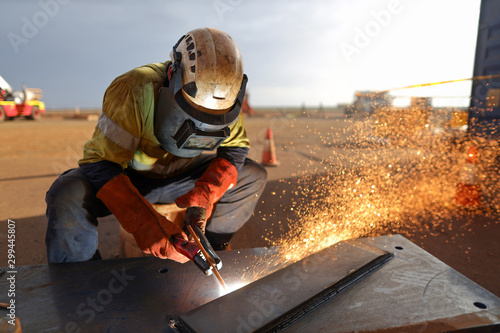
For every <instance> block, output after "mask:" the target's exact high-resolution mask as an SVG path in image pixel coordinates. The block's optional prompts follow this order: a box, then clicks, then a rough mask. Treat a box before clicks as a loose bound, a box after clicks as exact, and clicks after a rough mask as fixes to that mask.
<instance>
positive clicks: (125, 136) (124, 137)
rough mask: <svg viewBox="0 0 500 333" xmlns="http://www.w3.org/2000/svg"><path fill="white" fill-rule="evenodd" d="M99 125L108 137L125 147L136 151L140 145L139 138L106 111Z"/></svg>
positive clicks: (102, 114) (100, 118)
mask: <svg viewBox="0 0 500 333" xmlns="http://www.w3.org/2000/svg"><path fill="white" fill-rule="evenodd" d="M97 127H98V128H99V129H100V130H101V131H102V132H103V133H104V135H105V136H106V138H108V139H110V140H111V141H113V142H114V143H116V144H117V145H118V146H120V147H122V148H124V149H127V150H129V151H135V150H136V149H137V146H138V145H139V140H140V139H139V138H137V137H135V136H134V135H132V134H130V133H129V132H128V131H127V130H125V129H123V128H122V127H120V125H118V124H117V123H115V122H114V121H113V120H112V119H111V118H109V117H108V116H107V115H106V114H104V113H101V116H100V117H99V120H98V122H97Z"/></svg>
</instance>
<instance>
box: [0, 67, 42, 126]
mask: <svg viewBox="0 0 500 333" xmlns="http://www.w3.org/2000/svg"><path fill="white" fill-rule="evenodd" d="M42 97H43V92H42V90H41V89H37V88H26V87H25V86H24V85H23V88H22V90H20V91H14V90H13V89H12V87H11V86H10V84H8V83H7V81H5V79H4V78H2V77H1V76H0V122H2V121H5V120H12V119H14V118H17V117H24V118H26V119H31V120H37V119H40V116H41V115H42V113H45V103H44V102H42V101H41V99H42Z"/></svg>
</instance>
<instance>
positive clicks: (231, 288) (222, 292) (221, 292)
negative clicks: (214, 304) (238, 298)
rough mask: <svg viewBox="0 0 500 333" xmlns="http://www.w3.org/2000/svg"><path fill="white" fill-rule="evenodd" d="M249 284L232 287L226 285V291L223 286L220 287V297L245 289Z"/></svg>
mask: <svg viewBox="0 0 500 333" xmlns="http://www.w3.org/2000/svg"><path fill="white" fill-rule="evenodd" d="M247 284H248V282H242V283H233V284H230V285H229V284H228V285H226V290H224V288H222V286H219V296H224V295H227V294H229V293H232V292H233V291H235V290H238V289H240V288H243V287H244V286H246V285H247Z"/></svg>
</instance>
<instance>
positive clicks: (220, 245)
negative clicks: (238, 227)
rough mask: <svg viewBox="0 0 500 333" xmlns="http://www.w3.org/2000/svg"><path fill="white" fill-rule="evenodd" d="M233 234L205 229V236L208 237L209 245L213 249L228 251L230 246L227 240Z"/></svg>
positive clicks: (229, 239)
mask: <svg viewBox="0 0 500 333" xmlns="http://www.w3.org/2000/svg"><path fill="white" fill-rule="evenodd" d="M233 235H234V234H218V233H215V232H210V231H208V230H206V231H205V236H206V237H207V239H208V242H209V243H210V245H212V247H213V249H214V250H215V251H229V250H231V246H230V245H229V242H230V241H231V238H233Z"/></svg>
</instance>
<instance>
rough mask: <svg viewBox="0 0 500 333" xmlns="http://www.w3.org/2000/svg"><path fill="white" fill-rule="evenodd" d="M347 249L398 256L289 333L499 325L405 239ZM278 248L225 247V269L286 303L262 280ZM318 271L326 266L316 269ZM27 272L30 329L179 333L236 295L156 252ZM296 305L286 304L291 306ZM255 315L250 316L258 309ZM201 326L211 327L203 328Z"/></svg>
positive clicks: (19, 294)
mask: <svg viewBox="0 0 500 333" xmlns="http://www.w3.org/2000/svg"><path fill="white" fill-rule="evenodd" d="M340 246H341V247H343V248H355V249H356V250H355V252H358V249H361V250H364V251H368V252H370V249H372V248H373V247H374V248H377V249H379V252H380V253H383V252H382V251H387V252H394V254H395V257H394V258H393V259H392V260H390V261H389V262H388V263H387V264H385V265H384V266H383V267H381V268H380V269H378V270H376V271H374V272H373V273H371V274H370V275H368V276H367V277H366V278H364V279H362V280H361V281H359V282H357V283H356V284H355V285H354V286H352V287H351V288H348V289H346V290H343V291H342V292H340V293H338V295H336V297H335V298H333V299H331V300H329V301H327V302H325V303H324V304H323V305H321V306H318V307H316V308H315V309H314V311H311V312H309V313H308V314H307V316H305V317H303V318H301V320H299V321H296V322H293V323H290V326H288V327H287V328H286V330H285V331H286V332H319V331H321V332H352V331H357V332H370V331H377V330H383V331H384V332H402V331H407V332H409V331H420V332H428V331H448V330H458V329H464V328H476V327H481V326H487V327H489V328H490V331H492V332H493V331H494V329H497V330H498V328H499V326H498V325H500V299H499V298H498V297H496V296H495V295H493V294H491V293H489V292H488V291H487V290H485V289H484V288H482V287H480V286H479V285H477V284H476V283H474V282H472V281H471V280H468V279H467V278H465V277H464V276H463V275H461V274H459V273H458V272H456V271H455V270H453V269H451V268H450V267H448V266H447V265H445V264H444V263H442V262H440V261H439V260H437V259H436V258H435V257H433V256H432V255H430V254H429V253H427V252H425V251H424V250H422V249H421V248H419V247H418V246H416V245H414V244H413V243H411V242H410V241H408V240H406V239H405V238H404V237H401V236H397V235H396V236H384V237H375V238H366V239H359V240H354V241H346V242H342V243H341V245H340ZM367 246H368V248H367ZM337 248H338V247H337ZM380 250H382V251H380ZM277 251H278V250H277V249H264V248H260V249H247V250H238V251H236V250H235V251H227V252H221V253H219V254H220V256H221V259H222V261H223V262H224V266H223V269H222V270H221V274H222V276H223V277H224V279H225V280H226V282H227V283H228V285H234V284H235V283H237V282H241V281H242V280H243V281H247V282H249V281H253V280H255V279H259V280H257V281H256V282H255V283H254V284H252V285H249V286H247V287H248V289H252V288H253V287H255V288H254V289H253V292H254V294H252V291H248V295H251V296H257V297H260V304H263V302H265V300H266V299H265V297H266V296H265V295H266V292H267V293H268V294H269V295H268V296H270V297H271V300H273V299H274V300H275V301H279V300H280V299H282V298H283V297H281V298H280V297H278V296H279V295H278V294H276V293H274V294H273V293H272V292H271V293H269V290H267V291H266V289H265V288H264V293H262V292H261V291H259V286H261V287H262V286H264V285H265V284H261V282H263V281H266V280H265V279H260V278H262V277H264V276H269V274H270V273H272V272H274V271H276V272H278V270H279V269H283V268H284V266H285V264H284V263H283V262H282V261H281V260H280V259H279V255H278V254H277ZM361 252H362V251H361ZM351 254H352V255H354V252H353V253H351ZM335 262H337V261H334V262H333V263H331V264H332V265H335ZM320 264H321V265H323V263H320ZM247 267H252V269H247ZM306 267H307V266H306ZM308 269H311V270H315V269H316V268H315V266H314V265H311V266H309V268H308ZM17 271H18V273H17V274H16V297H15V299H16V315H17V316H18V317H19V319H20V321H21V325H22V328H23V332H28V333H30V332H175V329H173V328H172V327H170V322H169V319H170V318H171V317H176V318H179V317H182V318H186V320H187V319H188V318H194V317H191V315H193V314H195V313H198V314H202V310H201V309H203V308H204V307H208V306H210V304H211V303H214V304H215V302H220V300H222V299H226V298H228V299H229V297H234V296H232V295H235V294H228V295H226V296H223V297H221V294H222V293H221V290H220V289H219V284H218V282H217V281H216V280H215V277H213V276H210V277H207V276H205V275H203V274H202V273H200V271H199V269H198V268H197V267H196V266H195V265H193V264H191V263H187V264H184V265H181V264H177V263H173V262H170V261H164V260H160V259H156V258H152V257H148V258H134V259H117V260H107V261H101V262H86V263H79V264H67V265H35V266H22V267H18V269H17ZM280 272H282V273H286V272H287V270H286V268H285V270H283V271H280ZM288 272H290V271H288ZM294 272H295V271H293V270H292V271H291V273H289V274H290V275H287V277H286V278H287V281H289V280H290V281H289V282H288V286H291V285H297V284H300V287H299V288H298V289H306V288H313V289H314V288H316V287H317V286H318V285H319V284H320V283H322V282H319V281H318V280H317V279H316V276H319V275H318V274H313V275H314V276H313V277H311V278H307V279H302V278H301V277H302V276H306V275H297V276H294V275H293V274H294ZM307 276H308V275H307ZM6 278H7V274H4V275H2V276H1V277H0V302H6V301H8V299H7V290H8V288H9V284H8V282H7V280H6ZM323 278H325V279H326V277H323ZM294 279H295V280H294ZM332 280H333V279H332ZM293 281H294V282H293ZM267 282H269V281H267ZM323 282H324V281H323ZM278 285H279V284H278ZM248 289H247V290H248ZM241 290H243V289H241ZM294 294H295V290H294V291H292V292H288V293H287V294H286V295H284V296H286V297H287V299H292V298H293V297H294ZM281 296H283V295H281ZM273 297H274V298H273ZM211 301H214V302H211ZM252 301H255V298H253V299H250V300H249V299H244V298H239V299H235V300H234V304H233V308H235V309H236V308H241V307H244V306H248V304H252ZM245 304H247V305H245ZM264 304H267V305H269V303H264ZM286 304H287V303H286V302H283V303H282V305H283V307H285V306H287V305H286ZM262 309H264V310H265V309H266V308H265V307H264V308H262ZM262 309H261V310H262ZM234 311H235V310H234ZM234 313H235V312H230V313H229V314H233V315H234ZM266 313H267V312H266ZM245 315H246V319H248V318H249V316H250V315H251V312H247V313H245ZM254 315H256V314H255V313H254ZM257 317H258V316H257ZM257 317H255V318H254V320H257V319H258V318H257ZM225 318H227V314H226V315H222V316H218V317H217V319H216V321H215V322H214V323H216V324H217V323H220V324H223V322H224V321H225V320H226V319H225ZM495 325H497V326H496V328H494V327H495ZM260 328H261V327H259V328H257V327H256V328H255V329H260ZM236 329H237V327H236V328H234V327H233V328H232V330H231V332H236ZM201 331H202V332H205V331H207V330H206V329H205V327H203V328H202V330H201ZM486 331H488V330H486ZM219 332H222V331H219Z"/></svg>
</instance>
